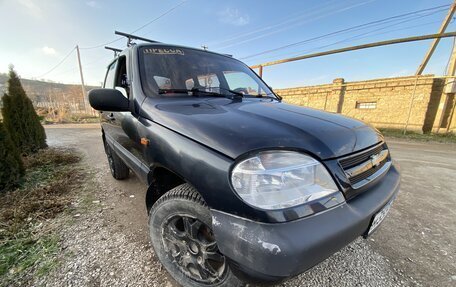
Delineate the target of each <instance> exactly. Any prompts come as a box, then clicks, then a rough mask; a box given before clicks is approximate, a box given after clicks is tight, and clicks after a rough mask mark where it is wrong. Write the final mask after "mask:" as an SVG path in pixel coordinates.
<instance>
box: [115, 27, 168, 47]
mask: <svg viewBox="0 0 456 287" xmlns="http://www.w3.org/2000/svg"><path fill="white" fill-rule="evenodd" d="M114 34H116V35H120V36H124V37H127V39H128V40H127V46H128V47H130V46H131V45H132V44H133V43H132V42H131V40H140V41H144V42H149V43H160V42H158V41H154V40H151V39H147V38H143V37H139V36H136V35H132V34H128V33H124V32H119V31H114Z"/></svg>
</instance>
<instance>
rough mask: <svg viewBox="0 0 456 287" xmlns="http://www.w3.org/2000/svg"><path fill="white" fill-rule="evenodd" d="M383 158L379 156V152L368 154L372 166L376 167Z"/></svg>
mask: <svg viewBox="0 0 456 287" xmlns="http://www.w3.org/2000/svg"><path fill="white" fill-rule="evenodd" d="M382 160H383V158H382V157H381V156H380V154H374V155H371V156H370V161H371V163H372V167H377V166H378V165H380V162H381V161H382Z"/></svg>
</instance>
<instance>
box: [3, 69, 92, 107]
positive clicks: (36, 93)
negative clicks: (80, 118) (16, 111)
mask: <svg viewBox="0 0 456 287" xmlns="http://www.w3.org/2000/svg"><path fill="white" fill-rule="evenodd" d="M7 81H8V75H7V74H3V73H0V97H3V94H4V93H5V92H6V90H7V86H6V83H7ZM21 83H22V86H23V87H24V90H25V92H26V93H27V96H28V97H29V98H30V99H31V100H32V102H33V104H34V105H35V106H40V107H49V106H53V105H68V104H70V105H81V104H82V102H83V99H82V90H81V86H80V85H71V84H61V83H53V82H45V81H38V80H30V79H21ZM93 88H96V87H93V86H86V90H87V91H89V90H91V89H93ZM0 105H1V102H0Z"/></svg>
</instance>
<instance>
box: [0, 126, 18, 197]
mask: <svg viewBox="0 0 456 287" xmlns="http://www.w3.org/2000/svg"><path fill="white" fill-rule="evenodd" d="M22 175H24V167H23V165H22V160H21V157H20V155H19V150H18V149H17V148H16V146H15V145H14V144H13V142H12V141H11V138H10V137H9V135H8V133H7V132H6V129H5V128H4V126H3V123H2V122H0V191H2V190H4V189H5V188H6V187H8V186H12V185H13V184H14V183H15V182H16V181H17V180H18V179H19V178H20V177H21V176H22Z"/></svg>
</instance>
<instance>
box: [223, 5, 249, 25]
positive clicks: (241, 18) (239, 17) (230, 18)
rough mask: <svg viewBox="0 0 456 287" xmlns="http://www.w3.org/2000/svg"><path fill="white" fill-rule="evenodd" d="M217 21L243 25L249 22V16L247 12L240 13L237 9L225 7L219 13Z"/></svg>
mask: <svg viewBox="0 0 456 287" xmlns="http://www.w3.org/2000/svg"><path fill="white" fill-rule="evenodd" d="M218 15H219V21H220V22H222V23H225V24H230V25H234V26H244V25H247V24H249V22H250V17H249V15H248V14H242V13H241V12H239V10H238V9H233V8H226V9H225V10H223V11H221V12H220V13H219V14H218Z"/></svg>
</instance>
